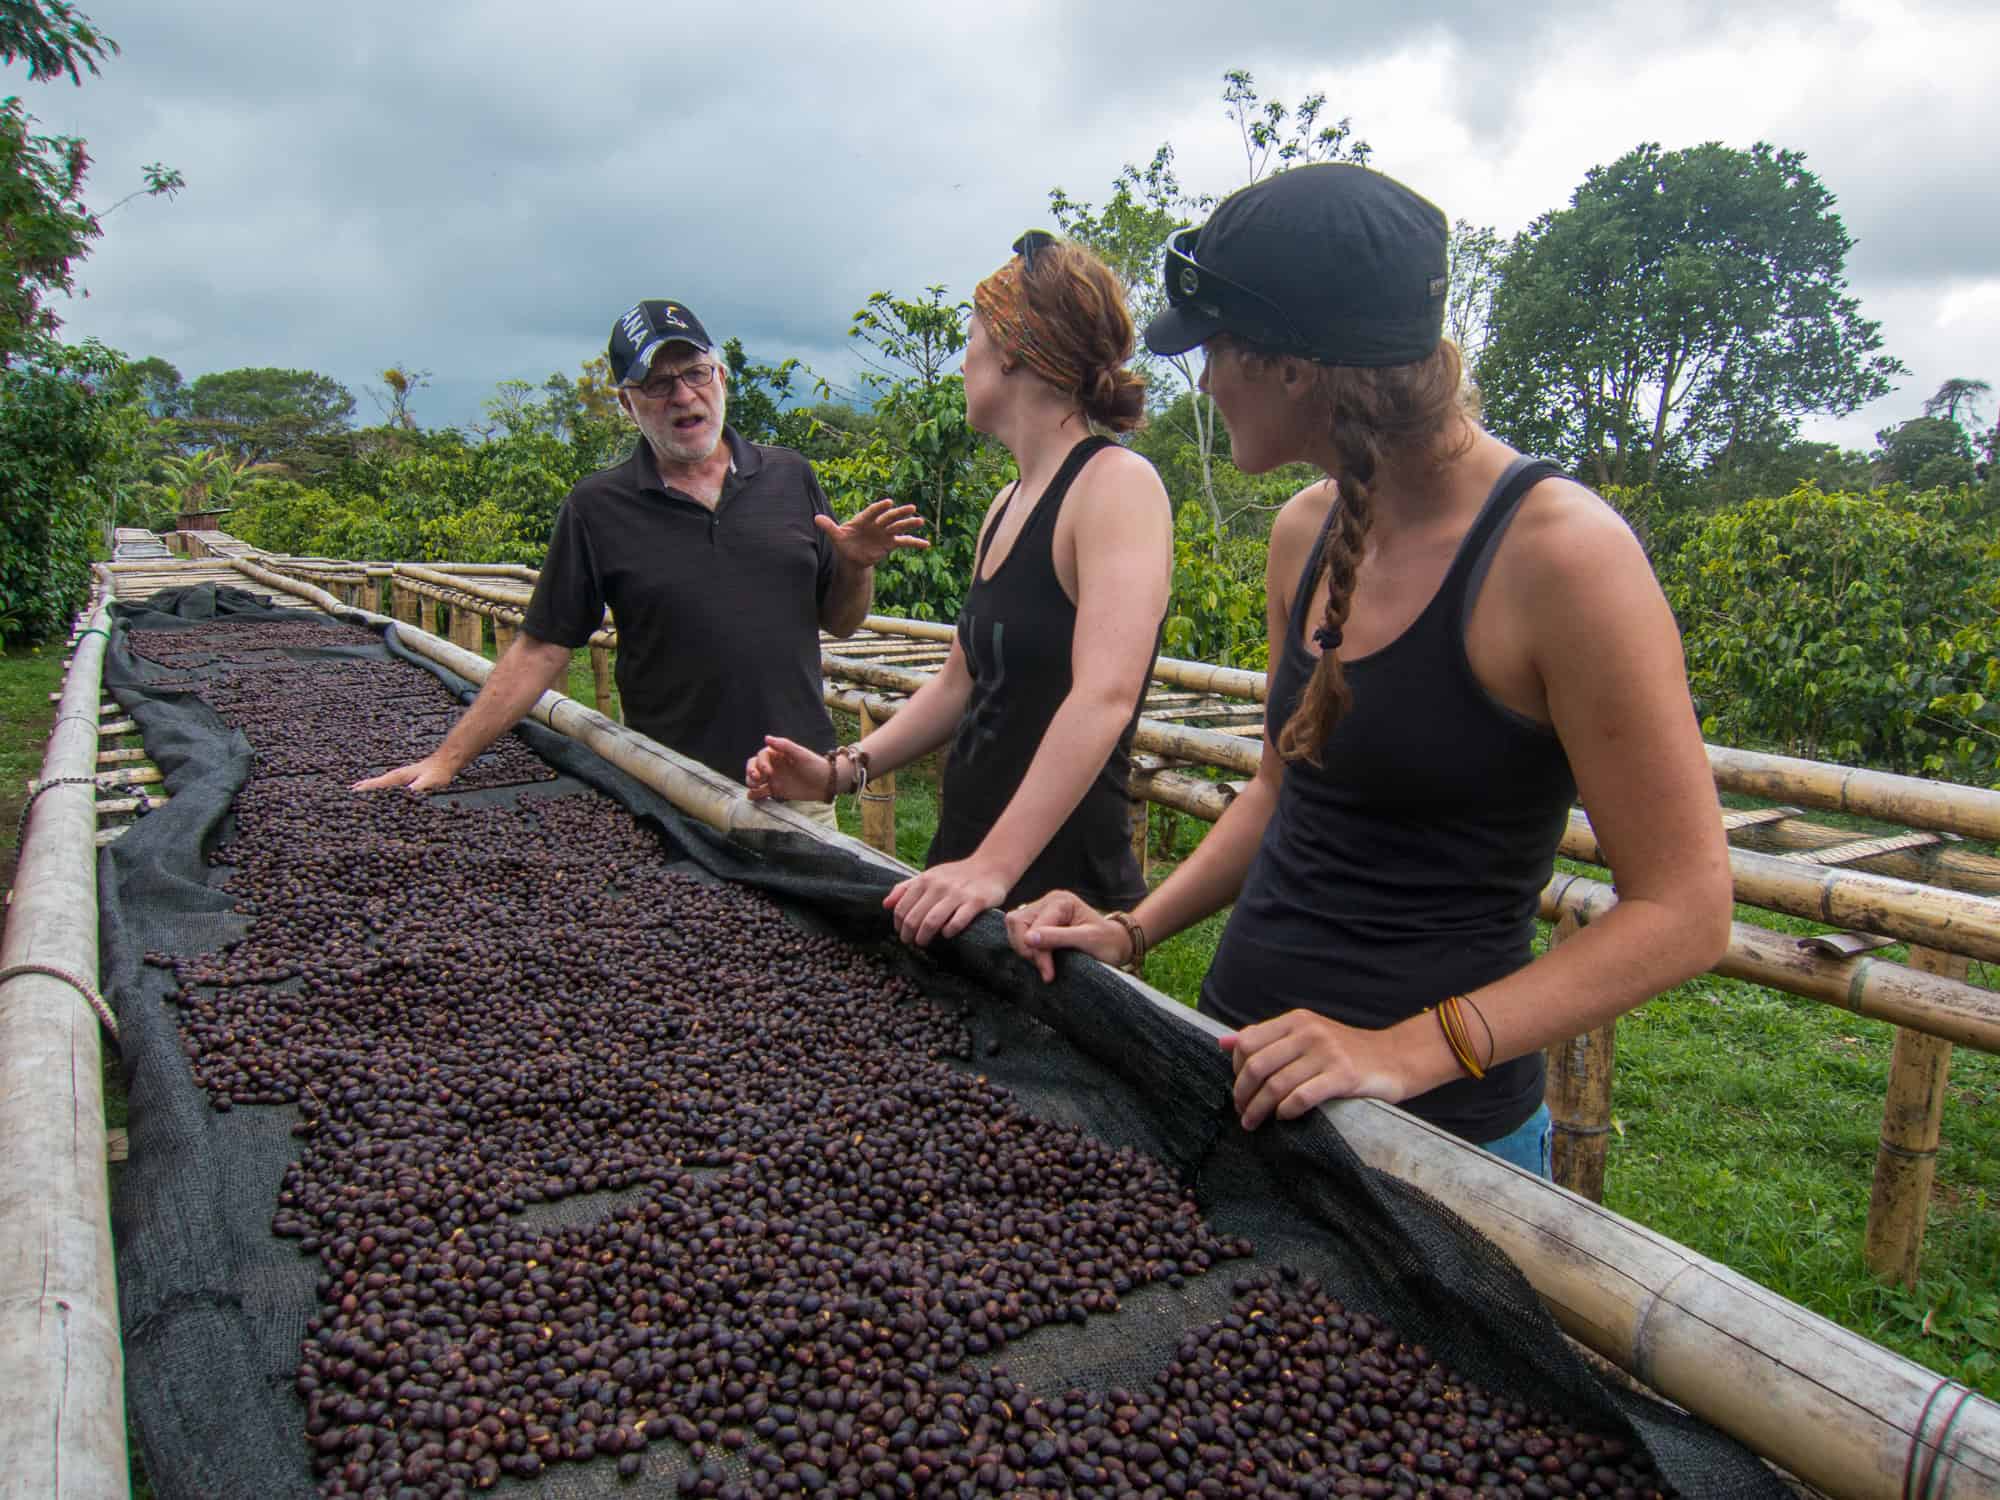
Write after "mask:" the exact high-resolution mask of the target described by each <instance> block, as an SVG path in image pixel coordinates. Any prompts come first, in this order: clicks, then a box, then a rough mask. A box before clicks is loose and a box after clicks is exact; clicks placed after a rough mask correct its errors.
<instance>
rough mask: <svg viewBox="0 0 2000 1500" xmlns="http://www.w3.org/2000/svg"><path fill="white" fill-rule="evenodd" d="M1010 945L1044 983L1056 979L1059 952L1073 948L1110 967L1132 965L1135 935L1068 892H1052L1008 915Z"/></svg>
mask: <svg viewBox="0 0 2000 1500" xmlns="http://www.w3.org/2000/svg"><path fill="white" fill-rule="evenodd" d="M1007 941H1008V942H1009V943H1011V944H1012V945H1013V947H1014V951H1015V952H1016V953H1018V954H1020V955H1021V957H1023V958H1025V959H1026V960H1028V962H1029V963H1031V964H1033V965H1034V966H1035V972H1036V973H1037V974H1040V975H1041V976H1042V979H1043V981H1044V982H1048V981H1051V980H1053V979H1054V978H1055V977H1056V950H1057V949H1058V948H1074V949H1076V950H1077V951H1078V952H1080V953H1088V954H1089V955H1090V956H1091V957H1092V958H1096V959H1101V960H1103V961H1104V962H1105V963H1107V964H1123V963H1130V962H1131V961H1132V935H1131V934H1130V933H1129V932H1127V931H1126V930H1125V929H1124V928H1123V927H1120V926H1119V925H1118V924H1117V923H1116V922H1113V921H1111V920H1109V919H1108V918H1106V917H1105V916H1103V915H1102V914H1100V913H1099V912H1098V911H1097V909H1096V908H1095V907H1093V906H1091V905H1090V904H1089V903H1088V902H1086V901H1084V900H1083V899H1082V898H1081V897H1080V896H1076V895H1073V894H1071V893H1070V892H1069V891H1050V892H1049V893H1048V895H1046V896H1043V897H1042V898H1040V899H1039V900H1036V901H1029V902H1026V903H1024V904H1023V905H1020V906H1017V907H1015V908H1014V909H1013V910H1012V911H1010V912H1008V913H1007Z"/></svg>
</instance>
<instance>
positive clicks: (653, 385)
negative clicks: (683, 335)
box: [632, 360, 715, 401]
mask: <svg viewBox="0 0 2000 1500" xmlns="http://www.w3.org/2000/svg"><path fill="white" fill-rule="evenodd" d="M714 379H715V366H714V365H712V364H710V363H709V362H708V361H707V360H703V361H702V362H701V363H700V364H698V365H689V366H688V367H687V368H686V369H685V370H662V371H660V373H659V374H657V375H652V376H648V377H647V378H646V379H645V380H644V381H642V382H640V383H639V384H638V385H635V386H633V387H632V389H633V390H635V391H637V392H638V393H639V394H640V395H642V396H645V397H647V398H648V399H650V400H653V401H664V400H666V399H667V397H669V396H671V395H673V393H674V387H675V386H677V385H684V386H686V387H687V388H688V389H689V390H691V391H698V390H700V389H701V388H702V387H703V386H705V385H707V384H708V383H709V382H710V381H712V380H714Z"/></svg>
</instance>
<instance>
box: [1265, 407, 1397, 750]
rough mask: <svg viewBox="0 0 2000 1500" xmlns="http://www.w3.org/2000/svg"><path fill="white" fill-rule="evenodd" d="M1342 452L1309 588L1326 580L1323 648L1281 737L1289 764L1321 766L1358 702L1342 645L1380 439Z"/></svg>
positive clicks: (1365, 439)
mask: <svg viewBox="0 0 2000 1500" xmlns="http://www.w3.org/2000/svg"><path fill="white" fill-rule="evenodd" d="M1346 431H1347V432H1353V431H1354V430H1353V429H1346ZM1338 446H1339V457H1340V461H1341V462H1340V467H1339V469H1337V470H1336V471H1335V473H1334V475H1333V480H1334V487H1335V494H1334V500H1333V504H1334V519H1333V525H1332V526H1330V527H1328V528H1327V533H1326V542H1325V545H1324V546H1322V547H1321V548H1320V554H1319V563H1318V565H1317V566H1316V567H1315V568H1314V569H1313V576H1312V579H1311V581H1310V582H1309V583H1308V584H1307V587H1308V588H1317V587H1318V586H1319V580H1320V579H1321V578H1324V579H1326V609H1325V611H1324V612H1323V614H1322V615H1321V621H1322V623H1321V627H1320V629H1319V630H1318V631H1316V632H1315V636H1316V637H1317V639H1318V640H1319V642H1320V656H1319V662H1318V664H1317V665H1316V666H1314V668H1313V673H1312V676H1311V677H1310V678H1309V679H1308V680H1307V682H1306V689H1305V692H1303V693H1302V694H1300V696H1299V706H1298V708H1297V709H1296V710H1294V711H1293V713H1292V716H1291V718H1289V719H1288V720H1286V721H1285V727H1284V730H1283V732H1282V733H1280V734H1279V736H1278V753H1279V754H1280V755H1282V756H1284V758H1285V759H1286V760H1288V761H1298V760H1305V761H1310V762H1311V763H1312V764H1313V765H1315V766H1316V765H1318V764H1319V763H1320V747H1321V746H1322V745H1323V744H1325V743H1326V737H1327V736H1328V735H1329V734H1331V733H1332V732H1333V726H1334V725H1335V724H1337V723H1339V722H1340V719H1341V716H1342V715H1343V714H1345V713H1346V712H1347V710H1348V707H1349V705H1350V704H1352V702H1353V701H1354V695H1353V694H1352V693H1351V692H1350V691H1349V690H1348V686H1347V668H1346V667H1345V666H1344V665H1343V664H1342V663H1341V660H1340V640H1341V634H1342V632H1343V631H1345V630H1346V628H1347V615H1348V611H1349V609H1350V608H1351V607H1352V605H1353V602H1354V578H1355V574H1356V573H1357V572H1358V571H1359V570H1360V567H1361V554H1362V549H1363V548H1364V547H1365V545H1366V544H1367V540H1368V528H1369V526H1370V525H1372V524H1373V523H1374V520H1375V505H1374V501H1373V498H1372V497H1371V496H1370V495H1369V492H1368V483H1369V481H1370V480H1371V479H1373V478H1374V477H1375V468H1376V463H1377V453H1378V447H1377V444H1376V442H1375V440H1374V436H1373V434H1371V433H1368V432H1367V431H1366V430H1365V429H1362V430H1361V431H1360V432H1359V433H1357V434H1355V439H1350V440H1345V441H1339V445H1338Z"/></svg>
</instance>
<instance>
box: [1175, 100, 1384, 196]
mask: <svg viewBox="0 0 2000 1500" xmlns="http://www.w3.org/2000/svg"><path fill="white" fill-rule="evenodd" d="M1222 103H1223V110H1224V113H1226V114H1227V115H1228V117H1229V118H1230V119H1231V120H1233V121H1234V122H1235V123H1236V129H1237V132H1238V133H1239V134H1240V135H1241V136H1242V138H1243V164H1244V167H1245V170H1246V172H1247V176H1246V178H1245V181H1247V182H1256V181H1257V180H1258V179H1259V178H1261V177H1263V176H1264V174H1265V173H1266V172H1271V171H1278V172H1282V171H1284V170H1285V169H1286V168H1287V167H1303V166H1306V165H1308V164H1309V163H1312V162H1316V161H1350V162H1353V163H1354V164H1355V165H1356V166H1366V165H1367V164H1368V158H1369V156H1370V155H1371V154H1372V149H1373V148H1371V147H1370V146H1369V144H1368V143H1367V142H1366V141H1364V140H1361V139H1359V138H1358V137H1357V136H1355V134H1354V125H1353V122H1352V121H1351V120H1350V119H1348V118H1346V117H1345V116H1343V117H1342V118H1341V119H1340V121H1339V122H1338V123H1337V124H1333V125H1322V124H1320V123H1319V114H1320V111H1321V110H1323V109H1325V108H1326V95H1325V94H1324V93H1318V94H1308V95H1306V96H1305V98H1303V99H1301V100H1300V101H1299V103H1298V107H1297V108H1296V109H1292V108H1288V107H1287V106H1286V105H1284V104H1281V103H1280V102H1279V101H1277V100H1276V99H1262V98H1259V97H1258V94H1257V87H1256V84H1255V82H1254V81H1253V80H1252V78H1251V76H1250V74H1249V73H1248V72H1247V71H1246V70H1245V69H1242V68H1231V69H1230V70H1229V71H1228V72H1227V73H1224V74H1223V75H1222ZM1288 120H1289V121H1290V122H1291V129H1290V130H1289V131H1287V130H1286V128H1285V125H1286V121H1288ZM1274 157H1275V158H1276V160H1277V165H1276V167H1273V166H1272V165H1271V163H1272V159H1273V158H1274ZM1213 202H1214V200H1213V199H1210V200H1207V201H1206V202H1204V203H1203V204H1202V207H1203V208H1207V207H1208V206H1209V205H1210V204H1212V203H1213Z"/></svg>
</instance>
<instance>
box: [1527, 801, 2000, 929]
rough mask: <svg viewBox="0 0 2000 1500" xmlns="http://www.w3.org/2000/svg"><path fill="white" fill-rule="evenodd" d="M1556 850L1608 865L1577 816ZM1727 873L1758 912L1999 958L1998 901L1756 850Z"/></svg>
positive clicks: (1742, 852)
mask: <svg viewBox="0 0 2000 1500" xmlns="http://www.w3.org/2000/svg"><path fill="white" fill-rule="evenodd" d="M1763 826H1766V827H1768V826H1771V825H1768V824H1767V825H1763ZM1822 847H1827V846H1822ZM1558 852H1559V853H1561V854H1563V855H1565V856H1566V857H1568V858H1570V859H1578V860H1583V861H1585V862H1586V863H1589V864H1602V863H1603V862H1604V859H1603V854H1602V853H1601V851H1600V850H1599V848H1598V844H1597V837H1596V834H1595V833H1594V832H1593V831H1592V829H1591V827H1590V820H1589V818H1587V817H1586V816H1585V815H1584V814H1583V813H1581V812H1578V811H1575V810H1572V811H1571V812H1570V816H1569V828H1568V830H1567V831H1566V832H1565V833H1564V835H1563V839H1562V843H1561V845H1560V847H1559V849H1558ZM1729 873H1730V877H1731V880H1732V882H1733V884H1734V886H1735V890H1736V899H1737V900H1738V901H1741V902H1745V903H1747V904H1749V905H1752V906H1762V907H1768V908H1769V909H1770V910H1772V911H1781V912H1785V913H1787V914H1789V915H1791V916H1795V917H1804V918H1806V919H1807V920H1808V921H1812V922H1825V923H1826V924H1827V925H1828V926H1831V927H1844V928H1851V929H1854V930H1856V931H1861V932H1879V933H1882V934H1884V935H1885V936H1888V937H1893V938H1898V939H1900V940H1902V941H1903V942H1906V943H1918V944H1922V945H1924V946H1926V947H1933V948H1943V949H1947V950H1949V951H1950V952H1953V953H1964V954H1968V955H1970V956H1971V957H1973V958H1982V959H1987V960H2000V900H1996V899H1994V898H1993V897H1990V896H1977V895H1972V894H1970V893H1968V892H1965V891H1950V890H1940V889H1939V888H1938V887H1936V886H1931V885H1919V884H1917V883H1915V882H1914V881H1908V880H1893V879H1891V878H1890V877H1888V876H1886V875H1871V874H1868V873H1867V872H1866V871H1862V870H1848V869H1841V868H1838V867H1835V868H1827V867H1824V866H1819V865H1814V864H1811V863H1808V862H1807V861H1806V860H1805V859H1804V858H1797V859H1792V858H1787V857H1785V856H1783V855H1777V854H1759V853H1757V852H1756V851H1755V850H1752V849H1736V848H1732V849H1731V850H1730V851H1729Z"/></svg>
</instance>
